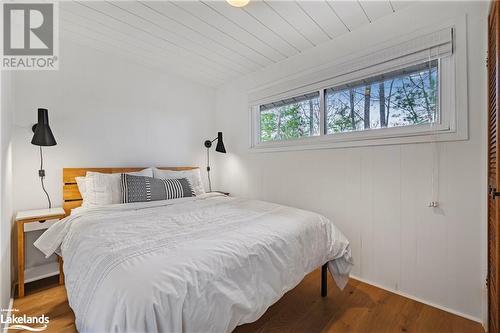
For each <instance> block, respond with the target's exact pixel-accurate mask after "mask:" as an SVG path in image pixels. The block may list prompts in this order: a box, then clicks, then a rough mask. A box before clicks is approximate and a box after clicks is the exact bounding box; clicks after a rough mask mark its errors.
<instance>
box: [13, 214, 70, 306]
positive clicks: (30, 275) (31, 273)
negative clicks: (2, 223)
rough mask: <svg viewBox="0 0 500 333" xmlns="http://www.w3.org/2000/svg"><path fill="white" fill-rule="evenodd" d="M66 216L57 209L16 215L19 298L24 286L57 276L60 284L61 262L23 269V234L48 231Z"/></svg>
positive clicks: (61, 277) (21, 295)
mask: <svg viewBox="0 0 500 333" xmlns="http://www.w3.org/2000/svg"><path fill="white" fill-rule="evenodd" d="M65 216H66V213H65V212H64V209H62V208H60V207H57V208H51V209H36V210H25V211H21V212H18V213H17V214H16V225H17V275H18V291H19V293H18V294H19V297H24V284H25V283H27V282H31V281H36V280H40V279H43V278H46V277H49V276H53V275H57V274H59V283H60V284H62V283H63V281H64V276H63V272H62V267H61V266H62V260H61V258H58V262H54V263H52V262H51V263H48V264H44V265H40V266H36V267H31V268H28V269H25V267H24V258H25V257H24V233H25V232H30V231H35V230H44V229H48V228H49V227H50V226H51V225H52V224H54V223H55V222H57V221H58V220H60V219H62V218H63V217H65Z"/></svg>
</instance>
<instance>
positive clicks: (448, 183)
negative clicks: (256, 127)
mask: <svg viewBox="0 0 500 333" xmlns="http://www.w3.org/2000/svg"><path fill="white" fill-rule="evenodd" d="M487 10H488V3H486V2H475V3H466V2H460V3H449V2H425V3H419V4H415V5H412V6H409V7H408V8H406V9H405V10H402V11H401V12H398V13H396V14H395V15H392V16H390V17H385V18H384V19H382V20H379V21H375V22H373V23H372V24H370V25H369V26H367V27H364V28H361V29H359V30H357V31H354V32H352V33H349V34H346V35H344V36H341V37H340V38H338V39H335V40H333V41H331V42H330V43H328V44H325V45H322V46H320V47H317V48H315V49H313V50H311V51H309V52H304V53H302V54H300V55H298V56H295V57H293V58H291V59H289V60H286V61H284V62H281V63H279V64H276V65H273V66H271V67H269V68H267V69H265V70H264V71H261V72H259V73H255V74H252V75H249V76H247V77H245V78H242V79H240V80H237V81H236V82H231V83H230V84H227V85H225V86H223V87H221V88H220V89H218V91H217V103H216V113H217V117H216V118H217V128H218V129H219V130H222V131H223V132H224V135H225V144H226V149H227V150H228V154H226V155H224V156H223V155H221V154H217V155H216V156H217V161H218V167H217V168H214V172H215V173H216V176H217V187H218V188H219V189H221V190H225V191H230V192H231V193H233V194H235V195H237V196H245V197H252V198H259V199H263V200H269V201H274V202H278V203H283V204H287V205H292V206H297V207H301V208H305V209H309V210H313V211H317V212H319V213H322V214H324V215H326V216H328V217H329V218H331V219H332V220H333V221H334V222H335V223H336V225H337V226H338V227H340V229H341V230H342V231H343V232H344V233H345V234H346V236H347V237H348V238H349V240H350V241H351V244H352V249H353V254H354V260H355V267H354V269H353V272H352V273H353V275H354V276H356V277H358V278H360V279H363V280H366V281H369V282H371V283H374V284H376V285H380V286H382V287H384V288H387V289H389V290H394V291H398V292H400V293H403V294H408V295H410V296H412V297H415V298H419V299H421V300H423V301H425V302H428V303H431V304H435V305H437V306H440V307H443V308H446V309H449V310H450V311H454V312H457V313H461V314H463V315H465V316H468V317H470V318H473V319H476V320H478V321H482V320H484V314H485V308H484V307H485V305H484V304H485V297H484V296H485V283H484V282H485V280H484V279H485V274H486V265H485V261H486V260H485V256H486V240H485V234H486V227H485V225H486V224H485V223H486V217H485V207H486V204H485V202H486V183H485V181H486V175H485V171H486V157H485V145H486V139H485V138H486V136H485V130H484V129H485V121H486V120H485V115H486V103H485V102H486V68H485V57H486V28H487V21H486V18H487ZM465 14H467V25H468V75H469V82H468V83H469V88H468V91H469V129H470V140H468V141H460V142H449V143H441V144H439V150H440V168H439V172H440V179H439V188H440V197H439V201H440V204H441V206H440V208H439V209H431V208H428V207H427V205H428V202H429V201H430V199H431V167H432V156H433V155H432V152H433V150H432V144H405V145H392V146H377V147H362V148H348V149H329V150H308V151H292V152H278V153H261V152H260V153H259V152H250V151H249V150H248V147H249V105H248V98H247V94H248V91H249V90H251V89H255V88H257V87H259V86H262V85H264V84H266V83H272V82H276V81H278V80H280V79H283V78H285V77H287V76H289V75H291V74H294V73H297V72H300V71H302V70H307V69H309V68H312V67H316V66H320V65H322V64H325V63H328V62H329V61H330V59H335V57H342V56H346V55H349V54H350V53H351V52H356V51H360V50H361V48H365V49H366V48H369V47H370V45H376V43H378V42H382V41H386V40H390V39H391V38H395V37H399V36H401V35H404V34H408V33H411V32H414V31H415V30H416V29H418V28H426V27H428V26H432V25H436V24H439V23H440V22H443V21H444V20H446V19H453V18H456V17H462V18H463V16H464V15H465Z"/></svg>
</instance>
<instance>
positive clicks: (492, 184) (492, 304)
mask: <svg viewBox="0 0 500 333" xmlns="http://www.w3.org/2000/svg"><path fill="white" fill-rule="evenodd" d="M499 14H500V6H499V3H498V1H494V2H493V3H492V6H491V10H490V16H489V20H488V331H489V333H499V330H498V328H499V312H498V310H499V308H498V305H499V300H500V297H499V296H500V294H499V283H498V282H499V280H498V279H499V272H498V266H499V265H498V260H499V240H500V237H499V218H500V197H499V195H500V193H499V191H500V186H499V185H500V182H499V180H500V177H499V171H500V169H499V168H500V163H499V161H498V159H499V156H500V155H499V150H498V148H499V145H498V143H497V141H498V131H499V128H498V127H499V116H498V93H499V90H498V81H499V80H498V79H499V76H498V75H499V72H498V60H499V52H498V46H499V42H500V30H499V29H500V27H499V21H498V20H499V19H500V17H499Z"/></svg>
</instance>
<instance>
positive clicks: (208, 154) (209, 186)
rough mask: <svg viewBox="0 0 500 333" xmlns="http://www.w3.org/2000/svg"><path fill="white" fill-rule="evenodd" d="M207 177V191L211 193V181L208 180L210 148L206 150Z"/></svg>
mask: <svg viewBox="0 0 500 333" xmlns="http://www.w3.org/2000/svg"><path fill="white" fill-rule="evenodd" d="M207 176H208V191H209V192H212V180H211V179H210V148H207Z"/></svg>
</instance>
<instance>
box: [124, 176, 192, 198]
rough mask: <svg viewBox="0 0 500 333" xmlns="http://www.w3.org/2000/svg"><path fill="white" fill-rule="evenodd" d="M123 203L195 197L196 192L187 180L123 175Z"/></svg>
mask: <svg viewBox="0 0 500 333" xmlns="http://www.w3.org/2000/svg"><path fill="white" fill-rule="evenodd" d="M121 190H122V200H121V202H122V203H128V202H145V201H155V200H168V199H177V198H184V197H193V196H195V195H194V191H193V188H192V187H191V184H190V183H189V181H188V180H187V179H186V178H177V179H157V178H152V177H143V176H132V175H128V174H126V173H122V174H121Z"/></svg>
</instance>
